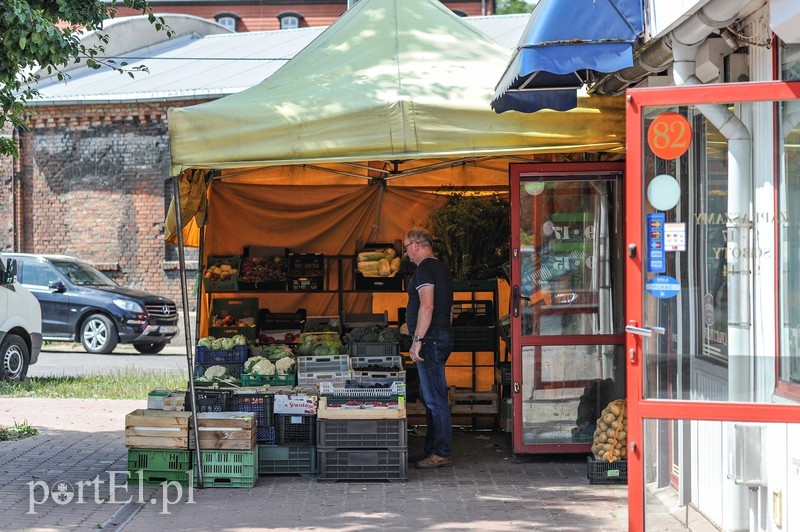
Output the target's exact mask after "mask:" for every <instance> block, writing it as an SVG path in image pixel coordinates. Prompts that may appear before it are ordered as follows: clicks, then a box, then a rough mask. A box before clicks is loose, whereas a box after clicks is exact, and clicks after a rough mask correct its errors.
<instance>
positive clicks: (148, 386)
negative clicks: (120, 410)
mask: <svg viewBox="0 0 800 532" xmlns="http://www.w3.org/2000/svg"><path fill="white" fill-rule="evenodd" d="M186 386H187V379H186V374H185V373H183V372H158V371H140V370H136V369H135V368H126V369H124V370H114V371H110V372H107V373H103V374H97V375H79V376H52V377H31V378H29V379H25V380H23V381H20V382H0V397H47V398H74V399H147V394H148V393H149V392H150V391H152V390H154V389H156V388H166V389H168V390H185V389H186Z"/></svg>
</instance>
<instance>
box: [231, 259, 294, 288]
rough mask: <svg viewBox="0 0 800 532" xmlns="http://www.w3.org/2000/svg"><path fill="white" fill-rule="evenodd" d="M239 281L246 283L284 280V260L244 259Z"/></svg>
mask: <svg viewBox="0 0 800 532" xmlns="http://www.w3.org/2000/svg"><path fill="white" fill-rule="evenodd" d="M239 280H240V281H244V282H247V283H260V282H267V281H285V280H286V259H284V258H283V257H245V259H244V260H243V261H242V267H241V274H240V275H239Z"/></svg>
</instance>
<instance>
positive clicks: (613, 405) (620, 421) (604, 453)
mask: <svg viewBox="0 0 800 532" xmlns="http://www.w3.org/2000/svg"><path fill="white" fill-rule="evenodd" d="M627 442H628V416H627V402H626V400H625V399H617V400H616V401H611V402H610V403H608V406H606V407H605V408H604V409H603V412H602V414H600V417H599V418H598V420H597V429H596V430H595V431H594V441H593V443H592V453H593V454H594V457H595V458H596V459H598V460H605V461H607V462H615V461H617V460H625V458H626V457H627V455H628V452H627V448H626V445H627Z"/></svg>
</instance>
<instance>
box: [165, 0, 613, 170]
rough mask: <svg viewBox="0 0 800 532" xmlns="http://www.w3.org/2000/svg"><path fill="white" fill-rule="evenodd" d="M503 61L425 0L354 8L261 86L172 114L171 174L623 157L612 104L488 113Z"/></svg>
mask: <svg viewBox="0 0 800 532" xmlns="http://www.w3.org/2000/svg"><path fill="white" fill-rule="evenodd" d="M510 55H511V53H510V51H509V50H507V49H505V48H503V47H502V46H500V45H498V44H497V43H496V42H494V41H493V40H491V39H490V38H489V37H487V36H486V35H485V34H483V33H481V32H480V31H478V30H477V29H475V28H474V27H473V26H472V25H470V24H469V23H467V22H465V21H463V20H462V19H460V18H459V17H458V16H456V15H455V14H453V13H452V12H451V11H450V10H449V9H447V8H446V7H445V6H444V5H442V4H441V3H439V2H438V1H436V0H361V1H360V2H358V3H357V4H356V5H355V6H354V7H353V8H352V9H350V10H349V11H347V12H346V13H344V14H343V15H342V17H341V18H339V19H338V20H337V21H336V22H335V23H334V24H332V25H331V26H330V27H328V28H327V29H326V30H325V31H324V32H322V33H321V34H320V35H319V36H318V37H317V38H316V39H314V40H313V41H312V42H311V43H310V44H309V45H308V46H307V47H306V48H304V49H303V50H302V51H300V52H299V53H298V54H297V55H296V56H295V57H294V58H293V59H292V60H291V61H289V62H288V63H287V64H285V65H284V66H283V67H282V68H280V69H279V70H278V71H277V72H276V73H274V74H273V75H272V76H270V77H269V78H267V79H266V80H265V81H263V82H261V83H260V84H258V85H256V86H253V87H251V88H249V89H247V90H244V91H241V92H238V93H236V94H231V95H229V96H226V97H224V98H220V99H218V100H215V101H212V102H208V103H204V104H200V105H194V106H190V107H182V108H173V109H171V110H170V113H169V133H170V146H171V152H172V163H173V167H172V171H173V174H178V173H179V172H181V171H182V170H184V169H187V168H216V169H226V168H246V167H264V166H281V165H297V164H331V163H342V162H352V161H379V160H385V161H398V160H399V161H407V160H412V159H430V158H458V157H473V156H498V155H520V154H531V153H553V152H581V151H593V152H596V151H614V150H621V149H622V148H623V146H624V127H625V125H624V109H623V102H622V100H621V99H620V98H614V97H603V96H593V97H591V98H585V99H581V101H579V104H578V105H579V106H578V108H576V109H574V110H572V111H569V112H567V113H558V112H549V111H543V112H540V113H537V114H536V115H526V114H521V113H504V114H503V115H497V114H495V113H494V112H493V111H492V109H491V108H490V105H489V104H490V102H491V100H492V97H493V96H494V85H495V82H496V80H497V79H499V78H500V76H501V75H502V74H503V71H504V70H505V68H506V65H507V64H508V61H509V58H510Z"/></svg>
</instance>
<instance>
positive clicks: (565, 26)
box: [491, 0, 643, 113]
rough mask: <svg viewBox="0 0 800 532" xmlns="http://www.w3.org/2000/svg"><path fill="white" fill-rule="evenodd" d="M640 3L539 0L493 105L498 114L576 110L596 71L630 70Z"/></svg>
mask: <svg viewBox="0 0 800 532" xmlns="http://www.w3.org/2000/svg"><path fill="white" fill-rule="evenodd" d="M642 19H643V16H642V0H540V1H539V3H538V4H537V6H536V7H535V8H534V10H533V13H532V14H531V18H530V20H529V21H528V25H527V27H526V28H525V31H524V32H523V33H522V38H521V39H520V42H519V44H518V45H517V51H516V52H514V56H513V57H512V59H511V62H510V63H509V65H508V68H507V69H506V72H505V74H503V77H502V78H501V79H500V82H499V83H498V84H497V87H496V89H495V97H494V100H492V104H491V105H492V109H494V110H495V112H497V113H502V112H505V111H512V110H513V111H522V112H524V113H533V112H536V111H539V110H541V109H554V110H556V111H567V110H569V109H573V108H575V107H576V106H577V100H578V97H577V89H578V88H580V87H581V86H582V85H584V84H585V83H586V81H587V80H588V79H589V77H590V76H591V75H592V74H593V73H595V72H603V73H607V72H616V71H617V70H622V69H624V68H627V67H630V66H632V65H633V44H634V42H635V40H636V37H637V36H638V35H639V34H640V33H641V32H642V30H643V22H642Z"/></svg>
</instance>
